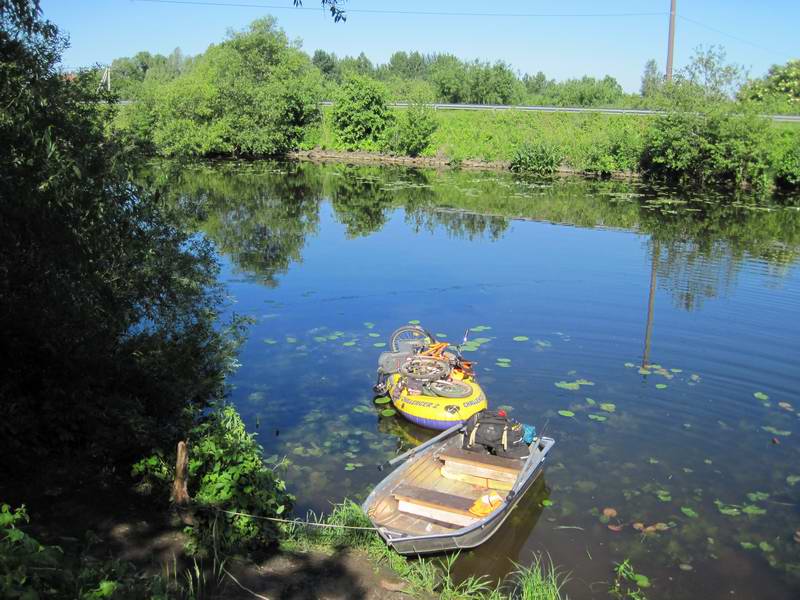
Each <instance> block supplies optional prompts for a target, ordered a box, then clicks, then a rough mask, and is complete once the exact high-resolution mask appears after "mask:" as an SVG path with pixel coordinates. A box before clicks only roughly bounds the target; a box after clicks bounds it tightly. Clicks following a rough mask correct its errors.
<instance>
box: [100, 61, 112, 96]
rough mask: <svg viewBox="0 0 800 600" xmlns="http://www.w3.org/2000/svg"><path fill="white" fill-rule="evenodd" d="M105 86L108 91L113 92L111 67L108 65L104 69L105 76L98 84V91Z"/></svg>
mask: <svg viewBox="0 0 800 600" xmlns="http://www.w3.org/2000/svg"><path fill="white" fill-rule="evenodd" d="M103 87H105V88H106V90H107V91H108V92H111V67H106V68H105V69H104V70H103V76H102V77H101V78H100V83H99V84H98V85H97V91H98V92H99V91H100V90H101V89H103Z"/></svg>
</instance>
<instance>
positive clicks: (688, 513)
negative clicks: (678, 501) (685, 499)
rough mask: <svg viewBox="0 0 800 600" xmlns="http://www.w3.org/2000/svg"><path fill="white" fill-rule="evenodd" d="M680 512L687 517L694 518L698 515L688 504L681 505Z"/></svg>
mask: <svg viewBox="0 0 800 600" xmlns="http://www.w3.org/2000/svg"><path fill="white" fill-rule="evenodd" d="M681 512H682V513H683V514H684V515H686V516H687V517H689V518H690V519H696V518H697V517H699V516H700V515H698V514H697V511H695V510H694V509H693V508H690V507H688V506H681Z"/></svg>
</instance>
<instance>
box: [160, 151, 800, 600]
mask: <svg viewBox="0 0 800 600" xmlns="http://www.w3.org/2000/svg"><path fill="white" fill-rule="evenodd" d="M173 176H174V178H175V183H174V184H173V189H174V190H177V191H178V192H179V194H180V196H181V198H182V200H183V201H184V202H186V203H190V204H193V205H196V206H197V208H198V214H199V215H200V216H201V227H202V229H203V231H204V232H205V234H206V235H208V236H209V237H210V238H211V239H212V240H214V242H215V243H216V244H217V245H218V248H219V251H220V254H221V261H222V263H223V279H224V281H225V283H226V285H227V288H228V291H229V294H230V296H231V311H234V312H236V313H238V314H245V315H249V316H252V317H253V318H254V319H255V321H256V323H255V325H254V326H253V327H252V328H251V330H250V335H249V340H248V342H247V343H246V345H245V346H244V348H243V351H242V354H241V357H240V360H241V363H242V367H241V368H240V370H239V371H238V373H237V375H236V376H235V377H234V379H233V382H232V383H233V386H234V389H233V392H232V400H233V402H234V403H235V404H236V405H237V407H238V408H239V409H240V411H241V413H242V415H243V417H244V418H245V420H246V422H247V424H248V427H249V428H250V429H251V430H253V431H258V432H259V439H260V441H261V443H262V444H263V446H264V448H265V452H266V455H267V456H268V457H269V458H268V460H270V461H272V462H276V461H279V460H281V458H283V457H285V459H286V461H285V462H286V463H287V464H288V468H287V469H286V472H285V473H286V477H287V480H288V483H289V486H290V489H292V491H293V492H294V493H295V494H296V495H297V512H298V514H304V513H305V512H306V511H307V510H315V511H327V510H328V509H329V507H330V505H331V503H332V502H339V501H341V500H342V499H344V498H345V497H349V498H355V499H361V498H363V497H364V496H365V495H366V493H367V492H368V491H369V489H370V488H371V487H372V486H373V485H374V484H375V483H376V482H377V481H378V480H379V479H380V473H379V472H378V471H377V470H376V469H375V468H374V465H375V464H376V463H378V462H381V461H383V460H385V459H387V458H389V457H392V456H394V455H395V454H396V453H397V452H398V450H399V449H401V448H406V447H408V446H410V445H412V444H417V443H419V442H420V441H422V440H425V439H427V438H428V437H429V436H430V434H429V433H428V432H426V431H425V430H422V429H419V428H416V427H413V426H411V425H410V424H408V423H407V422H405V421H403V419H402V418H400V417H399V416H397V417H390V418H382V417H380V416H379V415H378V410H377V409H376V407H375V406H374V404H373V396H372V392H371V385H372V383H373V382H374V376H375V368H376V360H377V357H378V355H379V353H380V352H381V351H382V346H383V344H385V343H386V341H387V337H388V335H389V334H390V333H391V331H392V330H393V329H395V328H396V327H398V326H399V325H401V324H403V323H406V322H408V321H410V320H419V321H421V322H422V324H423V325H425V326H426V327H428V328H429V329H431V330H432V331H434V332H439V333H443V334H447V339H452V340H455V339H458V338H460V337H461V334H462V332H463V331H464V329H465V328H473V327H479V326H485V327H486V328H487V329H484V330H483V331H480V333H473V334H472V336H473V337H482V338H488V340H489V341H487V342H485V343H483V344H481V345H480V347H479V349H478V350H477V351H474V352H472V353H471V355H470V358H472V359H475V360H477V361H478V362H479V365H478V373H479V378H480V382H481V384H482V385H483V387H484V389H485V390H486V392H487V394H488V397H489V400H490V404H492V405H493V406H494V407H498V406H501V405H503V406H507V407H511V408H512V409H513V412H512V415H513V416H514V417H516V418H518V419H519V420H521V421H524V422H527V423H534V424H536V425H537V427H538V428H539V430H540V431H541V430H542V429H545V431H546V434H547V435H550V436H552V437H554V438H555V439H556V440H557V445H556V447H555V448H554V450H553V452H552V453H551V455H550V463H549V466H548V468H547V470H546V472H545V477H544V478H543V480H540V481H539V483H538V485H537V486H536V487H535V488H534V489H533V490H532V491H531V492H530V493H529V494H528V495H527V496H526V498H525V499H524V501H523V502H522V503H521V505H520V507H519V509H518V510H517V511H515V513H514V514H513V516H512V518H510V520H509V521H508V523H507V524H506V525H505V526H504V528H503V529H502V530H501V531H500V532H499V533H498V534H497V535H496V536H495V537H494V538H493V539H492V540H491V541H490V542H489V543H487V544H486V545H484V546H483V547H481V548H480V549H478V550H476V551H473V552H470V553H467V554H464V555H462V556H461V557H460V559H459V561H458V563H457V571H458V573H459V574H461V575H465V574H468V573H474V574H487V575H490V576H493V577H499V576H502V575H504V574H505V573H508V572H509V571H511V570H513V568H514V566H513V564H512V561H516V562H519V563H523V564H526V563H530V562H531V560H532V557H533V556H534V554H535V553H539V552H545V553H548V554H549V555H550V557H552V560H553V562H554V563H555V564H557V565H561V566H562V567H563V569H564V570H566V571H569V572H571V580H570V582H569V583H568V585H567V591H568V593H569V594H570V596H571V597H575V598H589V597H598V598H602V597H606V595H607V590H608V587H609V582H610V580H611V578H612V568H613V565H614V563H615V562H619V561H622V560H624V559H625V558H630V559H631V560H632V562H633V564H634V566H635V568H636V570H637V571H638V572H641V573H644V574H646V575H647V576H648V577H649V578H650V581H651V583H652V587H651V588H649V589H648V590H647V597H648V598H695V597H704V598H787V599H788V598H798V597H800V543H796V542H795V541H793V533H794V531H795V530H797V529H800V453H798V450H799V449H800V443H799V442H800V440H799V438H800V412H798V411H800V397H799V394H798V385H799V382H798V378H799V375H798V374H799V373H800V370H798V359H800V278H799V277H798V257H799V256H800V212H798V211H797V210H794V209H773V210H763V209H760V210H752V209H748V208H747V207H746V206H740V205H739V206H728V207H727V208H720V207H719V206H718V204H717V203H716V200H715V199H714V198H708V197H697V196H680V195H673V194H669V193H668V192H667V191H659V190H654V189H646V188H639V187H636V186H634V185H631V184H626V183H615V182H596V183H592V182H576V181H556V182H541V181H540V182H526V181H521V180H515V179H514V178H512V177H510V176H506V175H500V174H494V173H492V174H489V173H467V172H464V173H459V172H446V173H436V172H417V171H406V170H397V169H388V168H377V167H347V166H342V165H337V166H319V165H311V164H303V165H295V164H280V163H262V164H259V165H248V164H230V163H228V164H221V165H201V166H195V167H189V168H186V167H182V168H181V169H180V170H179V171H178V174H177V176H175V175H173ZM519 336H525V337H526V338H527V339H526V340H525V341H514V339H513V338H515V337H519ZM498 358H508V359H510V366H509V367H507V368H501V367H500V366H499V365H498V364H497V359H498ZM643 364H646V365H649V366H648V367H647V368H646V369H642V365H643ZM581 379H582V380H586V381H588V382H590V383H588V384H585V385H577V386H576V385H575V384H574V382H576V381H578V380H581ZM558 384H560V385H558ZM570 384H572V385H570ZM575 387H577V388H578V389H570V388H575ZM559 410H567V411H572V412H573V413H574V417H564V416H560V415H559V414H558V412H557V411H559ZM592 415H595V416H596V417H599V419H598V418H591V417H592ZM544 500H549V501H550V502H551V503H552V504H550V503H549V502H544V503H543V501H544ZM607 507H608V508H614V509H615V510H616V511H617V517H615V518H612V519H611V520H610V521H608V520H607V519H604V518H602V517H601V515H602V510H603V509H604V508H607ZM633 523H642V524H643V525H644V526H649V525H655V524H656V523H663V524H665V525H661V526H660V527H661V528H663V529H664V530H663V531H658V532H654V533H650V534H645V535H643V534H641V533H639V532H638V531H637V530H636V529H634V528H633V526H632V525H633ZM608 525H612V527H613V528H614V529H621V530H620V531H613V530H612V529H609V527H608ZM617 526H619V527H617Z"/></svg>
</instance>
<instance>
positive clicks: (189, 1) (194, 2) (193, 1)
mask: <svg viewBox="0 0 800 600" xmlns="http://www.w3.org/2000/svg"><path fill="white" fill-rule="evenodd" d="M134 1H135V2H151V3H154V4H178V5H181V4H183V5H190V6H222V7H230V8H266V9H269V10H304V11H314V12H319V11H320V10H321V9H320V8H312V7H309V6H289V5H275V4H256V3H247V2H213V1H207V2H202V1H200V0H134ZM346 12H347V13H348V14H349V13H362V14H376V15H419V16H427V17H507V18H526V17H527V18H548V17H555V18H568V17H585V18H592V17H612V18H613V17H661V16H664V15H665V14H667V13H665V12H664V11H661V12H618V13H494V12H456V11H430V10H399V9H381V8H349V7H348V8H347V9H346Z"/></svg>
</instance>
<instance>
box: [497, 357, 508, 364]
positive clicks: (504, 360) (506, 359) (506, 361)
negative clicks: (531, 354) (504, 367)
mask: <svg viewBox="0 0 800 600" xmlns="http://www.w3.org/2000/svg"><path fill="white" fill-rule="evenodd" d="M497 362H504V363H510V362H511V359H510V358H498V359H497Z"/></svg>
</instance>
